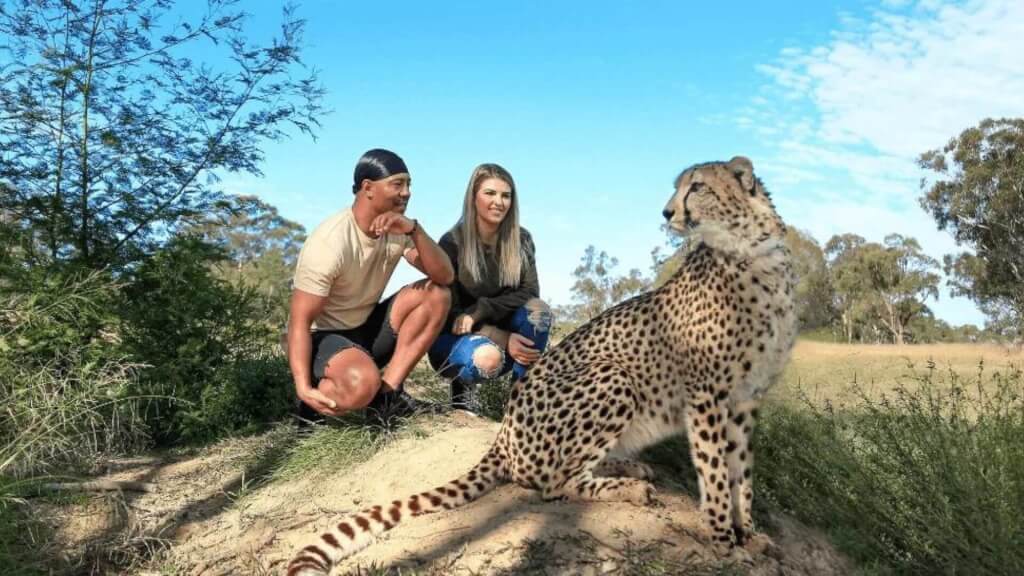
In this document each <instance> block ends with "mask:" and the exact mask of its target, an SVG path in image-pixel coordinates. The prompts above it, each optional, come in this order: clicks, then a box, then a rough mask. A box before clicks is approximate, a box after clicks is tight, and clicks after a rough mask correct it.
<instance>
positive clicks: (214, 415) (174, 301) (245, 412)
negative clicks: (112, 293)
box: [123, 237, 290, 443]
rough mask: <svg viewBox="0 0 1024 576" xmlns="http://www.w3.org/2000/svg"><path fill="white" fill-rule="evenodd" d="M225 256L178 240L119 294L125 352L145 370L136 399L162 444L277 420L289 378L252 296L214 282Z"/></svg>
mask: <svg viewBox="0 0 1024 576" xmlns="http://www.w3.org/2000/svg"><path fill="white" fill-rule="evenodd" d="M223 257H224V255H223V252H222V251H221V250H220V249H218V248H216V247H214V246H211V245H209V244H207V243H205V242H203V241H202V240H200V239H198V238H194V237H179V238H175V239H173V240H171V241H170V242H169V243H168V245H167V247H166V248H164V249H163V250H161V251H160V252H158V253H157V254H155V255H154V256H153V257H152V258H151V259H149V260H147V261H146V262H144V263H143V264H142V265H140V266H139V267H138V269H137V270H135V271H134V272H133V273H132V275H131V278H130V282H129V283H128V285H127V286H126V287H125V298H126V299H127V301H128V304H127V305H126V306H124V309H123V314H124V318H125V320H126V331H125V345H126V347H127V349H128V350H129V351H130V352H131V353H132V354H133V356H134V357H135V358H137V359H139V360H140V361H141V362H144V363H145V364H146V365H147V366H148V368H147V369H146V370H145V371H144V372H142V374H141V376H140V380H139V383H138V390H137V393H138V394H139V395H144V396H147V397H149V398H151V400H150V402H149V403H148V409H147V413H146V417H147V420H148V421H149V422H150V424H151V426H152V427H153V432H154V434H155V437H156V439H157V440H158V441H159V442H161V443H167V442H175V441H178V440H185V441H197V440H203V439H208V438H211V437H213V436H215V435H217V434H221V433H225V432H232V431H235V430H238V429H245V428H247V426H248V423H250V422H252V421H253V420H255V421H256V422H263V421H265V420H267V419H270V418H273V417H276V416H279V415H282V414H284V413H285V411H286V410H287V407H288V399H287V395H286V394H285V393H284V391H287V390H288V389H289V388H290V387H289V382H290V377H289V376H288V372H287V366H286V364H285V362H284V360H283V359H282V358H279V357H275V356H274V355H272V354H270V353H269V352H268V347H269V346H271V345H272V342H273V336H272V333H271V332H270V330H269V328H268V326H267V325H266V324H265V323H264V322H263V321H262V318H261V317H260V315H259V313H258V305H257V298H256V295H255V293H254V292H253V291H252V290H250V289H245V288H237V287H234V286H232V285H231V284H229V283H227V282H225V281H223V280H221V279H219V278H217V277H216V276H215V275H214V274H213V272H212V266H211V265H212V264H214V263H216V262H219V261H221V260H222V259H223Z"/></svg>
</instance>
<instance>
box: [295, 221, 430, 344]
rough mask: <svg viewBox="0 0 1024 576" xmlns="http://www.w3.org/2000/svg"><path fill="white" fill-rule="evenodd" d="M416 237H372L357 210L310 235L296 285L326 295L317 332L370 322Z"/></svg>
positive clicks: (299, 265)
mask: <svg viewBox="0 0 1024 576" xmlns="http://www.w3.org/2000/svg"><path fill="white" fill-rule="evenodd" d="M412 247H413V243H412V239H410V238H409V237H408V236H405V235H404V234H388V235H386V236H382V237H380V238H370V237H369V236H367V235H366V234H365V233H364V232H363V231H362V230H360V229H359V226H358V225H356V219H355V216H354V215H353V214H352V208H346V209H344V210H342V211H341V212H338V213H337V214H334V215H332V216H331V217H330V218H328V219H327V220H324V221H323V222H321V223H320V225H319V226H317V227H316V230H313V233H312V234H310V235H309V238H307V239H306V243H305V244H303V246H302V252H300V253H299V261H298V264H296V266H295V279H294V286H295V288H297V289H299V290H302V291H303V292H309V293H310V294H315V295H317V296H325V297H327V304H326V305H325V306H324V310H323V312H321V313H320V315H319V316H317V317H316V320H314V322H313V329H314V330H347V329H350V328H357V327H359V326H362V325H363V323H364V322H366V319H367V317H369V316H370V312H372V311H373V307H374V306H375V305H376V304H377V302H379V301H380V297H381V294H383V293H384V288H385V286H387V283H388V280H390V279H391V274H392V273H393V272H394V271H395V266H397V265H398V260H399V259H400V258H401V257H402V254H404V253H405V250H406V249H408V248H412Z"/></svg>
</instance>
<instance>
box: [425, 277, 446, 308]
mask: <svg viewBox="0 0 1024 576" xmlns="http://www.w3.org/2000/svg"><path fill="white" fill-rule="evenodd" d="M424 300H425V301H426V302H427V303H428V304H430V305H431V307H432V308H437V309H438V310H441V312H442V314H448V309H449V308H451V306H452V291H451V289H450V288H448V287H447V286H441V285H440V284H434V283H433V282H431V283H430V284H428V285H427V293H426V296H425V297H424Z"/></svg>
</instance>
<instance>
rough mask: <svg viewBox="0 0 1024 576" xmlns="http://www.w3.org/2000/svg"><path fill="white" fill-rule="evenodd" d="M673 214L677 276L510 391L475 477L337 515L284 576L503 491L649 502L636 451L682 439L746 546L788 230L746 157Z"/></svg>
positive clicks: (786, 272) (696, 178) (786, 313)
mask: <svg viewBox="0 0 1024 576" xmlns="http://www.w3.org/2000/svg"><path fill="white" fill-rule="evenodd" d="M664 214H665V216H666V218H668V220H669V226H670V227H671V228H673V229H675V230H677V231H680V232H688V233H689V236H690V240H689V246H690V248H689V249H688V251H687V253H686V255H685V257H684V260H683V262H682V265H681V267H680V269H679V271H678V272H677V273H676V274H675V276H673V277H672V279H671V280H669V281H668V282H667V283H666V284H665V285H664V286H662V287H661V288H659V289H657V290H654V291H651V292H648V293H646V294H643V295H640V296H638V297H636V298H633V299H631V300H628V301H626V302H623V303H622V304H619V305H618V306H615V307H613V308H611V309H609V310H607V311H605V312H604V313H603V314H601V315H600V316H598V317H597V318H595V319H593V320H592V321H590V322H589V323H587V324H586V325H584V326H582V327H581V328H579V329H578V330H576V331H575V332H573V333H572V334H570V335H569V336H567V337H566V338H565V339H564V340H563V341H562V342H560V343H559V344H558V345H557V346H556V347H554V348H553V349H551V350H550V351H548V352H547V353H546V354H545V355H544V356H543V357H542V358H541V359H540V360H539V361H538V362H537V363H536V364H535V365H534V366H533V367H532V368H531V369H530V371H529V372H528V373H527V374H526V376H525V377H524V378H523V379H522V380H520V381H519V382H517V383H516V385H515V386H514V387H513V389H512V392H511V395H510V398H509V403H508V407H507V410H506V413H505V417H504V419H503V421H502V426H501V429H500V430H499V432H498V436H497V439H496V440H495V443H494V445H493V447H492V448H491V450H490V451H489V452H488V453H487V454H486V455H485V456H484V458H483V460H482V461H481V462H480V463H479V464H477V465H476V467H474V468H473V469H472V470H471V471H470V472H469V473H467V474H466V475H465V476H462V477H461V478H459V479H457V480H454V481H452V482H450V483H448V484H446V485H444V486H441V487H438V488H435V489H434V490H431V491H428V492H423V493H420V494H416V495H413V496H410V497H408V498H406V499H404V500H395V501H394V502H392V503H390V504H388V505H381V506H374V507H372V508H368V509H366V510H363V511H362V512H360V513H358V514H356V515H354V516H350V517H348V518H345V519H343V520H341V521H340V522H339V523H338V524H336V525H335V526H333V527H332V528H331V529H329V530H328V531H327V532H325V533H324V534H322V535H321V536H320V537H319V538H318V539H317V541H316V542H315V543H311V544H309V545H308V546H306V547H304V548H302V550H301V551H300V552H299V553H298V554H297V555H296V556H295V558H294V559H293V560H292V561H291V563H290V564H289V567H288V575H289V576H299V575H305V576H308V575H313V574H318V575H323V574H327V573H328V572H329V571H330V569H331V567H332V566H333V565H334V564H335V563H336V562H338V561H339V560H340V559H341V558H343V557H345V556H348V555H349V554H351V553H353V552H355V551H356V550H358V549H360V548H362V547H363V546H365V545H367V544H368V543H369V542H370V541H371V540H372V538H373V537H374V536H375V535H377V534H380V533H382V532H384V531H386V530H390V529H391V528H393V527H394V526H395V525H397V524H398V523H399V522H400V521H401V520H402V518H404V517H405V516H417V515H420V514H425V513H427V512H432V511H435V510H439V509H450V508H455V507H458V506H461V505H463V504H465V503H467V502H470V501H472V500H474V499H475V498H477V497H479V496H480V495H482V494H484V493H485V492H487V491H489V490H491V489H492V488H493V487H495V486H496V485H498V484H500V483H504V482H508V481H512V482H515V483H517V484H519V485H521V486H524V487H528V488H533V489H536V490H539V491H540V492H541V494H542V496H543V497H544V498H546V499H556V498H565V499H572V500H605V501H628V502H633V503H635V504H638V505H645V504H648V503H650V502H651V500H652V499H653V496H654V490H653V488H652V487H651V485H650V484H649V483H648V482H647V480H648V478H649V477H650V469H649V468H648V467H646V466H645V465H643V464H640V463H638V462H635V461H633V460H630V459H629V456H631V455H632V454H633V453H635V452H636V451H638V450H640V449H641V448H643V447H645V446H648V445H650V444H652V443H654V442H656V441H658V440H660V439H662V438H665V437H667V436H670V435H674V434H678V433H680V432H685V433H686V435H687V437H688V438H689V442H690V451H691V456H692V459H693V462H694V465H695V467H696V469H697V472H698V480H699V482H698V483H699V486H700V509H701V518H702V520H703V523H704V525H705V527H706V529H707V531H708V532H709V535H710V537H711V538H712V539H713V541H714V542H715V543H716V545H717V546H718V547H721V548H725V549H733V548H734V547H735V546H737V545H738V544H743V543H744V542H746V541H747V540H748V539H749V538H750V536H751V535H752V534H753V529H754V527H753V521H752V519H751V514H750V510H751V501H752V499H753V490H752V487H751V469H752V466H753V451H752V446H751V443H750V439H751V434H752V430H753V426H754V421H755V419H756V417H757V405H758V400H759V398H760V397H761V395H762V394H763V393H764V391H765V390H767V389H768V387H769V386H770V385H771V384H772V383H774V381H775V380H776V379H777V377H778V375H779V373H780V372H781V371H782V369H783V367H784V365H785V363H786V361H787V359H788V357H789V352H790V349H791V347H792V344H793V341H794V338H795V335H796V321H795V316H794V312H793V301H792V297H793V278H792V275H791V271H790V264H789V253H788V251H787V250H786V248H785V246H784V244H783V237H784V235H785V226H784V225H783V223H782V221H781V219H780V218H779V217H778V215H777V214H776V212H775V208H774V206H773V205H772V203H771V200H770V199H769V197H768V195H767V194H766V193H765V191H764V189H763V187H762V184H761V182H760V181H759V180H758V179H757V178H756V177H754V173H753V167H752V165H751V163H750V161H749V160H747V159H745V158H742V157H737V158H733V159H732V160H730V161H729V162H714V163H708V164H701V165H697V166H694V167H691V168H689V169H687V170H685V171H683V173H682V174H680V176H679V177H678V178H677V179H676V191H675V193H674V195H673V197H672V199H671V200H670V201H669V203H668V205H667V206H666V208H665V211H664Z"/></svg>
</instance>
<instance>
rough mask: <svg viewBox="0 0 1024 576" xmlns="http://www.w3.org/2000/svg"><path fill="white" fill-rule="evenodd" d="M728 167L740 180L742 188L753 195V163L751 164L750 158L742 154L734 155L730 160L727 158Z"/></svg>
mask: <svg viewBox="0 0 1024 576" xmlns="http://www.w3.org/2000/svg"><path fill="white" fill-rule="evenodd" d="M728 167H729V170H731V171H732V173H733V175H734V176H736V178H737V179H738V180H739V181H740V185H741V186H743V189H744V190H746V191H747V192H750V195H751V196H753V195H754V193H755V190H754V182H755V179H754V165H753V164H751V162H750V159H749V158H746V157H744V156H735V157H733V159H732V160H729V164H728Z"/></svg>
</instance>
